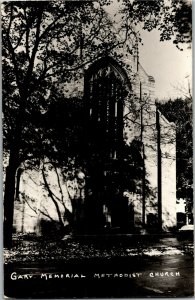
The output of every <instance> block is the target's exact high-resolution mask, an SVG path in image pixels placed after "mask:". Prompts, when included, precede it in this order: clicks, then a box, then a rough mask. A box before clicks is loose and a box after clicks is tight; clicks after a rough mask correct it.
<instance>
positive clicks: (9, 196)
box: [4, 151, 18, 248]
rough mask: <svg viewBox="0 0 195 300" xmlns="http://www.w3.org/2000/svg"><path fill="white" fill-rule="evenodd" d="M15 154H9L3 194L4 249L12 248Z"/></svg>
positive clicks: (16, 164)
mask: <svg viewBox="0 0 195 300" xmlns="http://www.w3.org/2000/svg"><path fill="white" fill-rule="evenodd" d="M16 152H17V151H16ZM16 152H15V151H14V153H13V152H10V159H9V165H8V166H7V168H6V178H5V193H4V247H6V248H11V247H12V232H13V214H14V199H15V178H16V170H17V166H18V163H17V161H18V160H17V153H16Z"/></svg>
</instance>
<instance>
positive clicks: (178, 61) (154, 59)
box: [106, 0, 192, 100]
mask: <svg viewBox="0 0 195 300" xmlns="http://www.w3.org/2000/svg"><path fill="white" fill-rule="evenodd" d="M113 3H114V4H112V5H111V6H110V7H108V8H106V10H107V12H108V13H109V14H110V17H111V18H112V19H114V20H115V21H117V16H115V14H116V13H117V11H118V10H119V6H120V4H119V2H118V1H117V0H113ZM159 34H160V33H159V31H158V30H153V31H151V32H148V31H144V30H143V31H142V32H141V37H142V42H143V44H144V45H143V46H142V45H141V44H140V45H139V53H140V63H141V65H142V66H143V68H144V69H145V71H146V73H147V74H148V75H151V76H153V77H154V79H155V83H156V89H155V90H156V92H155V94H156V97H157V98H158V99H159V100H161V99H170V98H172V99H175V98H177V97H180V96H182V93H181V92H180V89H184V90H185V91H186V90H188V87H189V86H190V87H191V86H192V50H191V49H187V47H186V49H185V50H184V51H180V50H178V49H177V48H176V46H175V45H174V44H173V42H172V41H163V42H160V36H159Z"/></svg>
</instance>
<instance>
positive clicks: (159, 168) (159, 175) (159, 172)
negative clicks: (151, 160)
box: [156, 109, 162, 231]
mask: <svg viewBox="0 0 195 300" xmlns="http://www.w3.org/2000/svg"><path fill="white" fill-rule="evenodd" d="M156 129H157V180H158V227H159V231H161V230H162V158H161V156H162V155H161V147H160V144H161V132H160V120H159V111H158V109H156Z"/></svg>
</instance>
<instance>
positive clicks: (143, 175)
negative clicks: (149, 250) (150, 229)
mask: <svg viewBox="0 0 195 300" xmlns="http://www.w3.org/2000/svg"><path fill="white" fill-rule="evenodd" d="M140 103H141V143H142V145H141V146H142V157H143V159H142V224H143V226H145V214H146V178H145V176H146V174H145V173H146V168H145V149H144V142H143V131H144V124H143V105H142V83H141V82H140Z"/></svg>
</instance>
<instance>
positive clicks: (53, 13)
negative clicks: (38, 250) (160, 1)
mask: <svg viewBox="0 0 195 300" xmlns="http://www.w3.org/2000/svg"><path fill="white" fill-rule="evenodd" d="M103 4H104V1H101V3H100V5H98V6H96V5H94V3H93V2H84V1H82V2H67V1H65V2H64V1H58V2H56V1H29V2H28V1H23V2H20V1H17V2H7V3H4V4H3V5H2V42H3V48H2V65H3V113H4V124H3V125H4V151H5V157H7V168H6V175H5V187H4V245H5V246H6V247H10V246H11V242H12V223H13V205H14V194H15V177H16V172H17V168H18V167H19V165H20V164H21V162H22V161H24V160H25V159H29V158H36V157H39V156H40V155H41V149H42V144H43V143H42V140H41V139H40V136H41V137H42V139H43V140H44V137H43V135H44V131H43V130H42V129H41V128H40V120H41V117H42V114H43V113H44V112H46V111H47V108H48V104H49V103H50V101H51V99H52V98H51V97H50V91H51V89H52V86H55V87H58V86H59V85H60V84H62V83H64V82H65V81H66V82H70V81H71V79H72V78H73V77H74V78H75V77H76V78H78V77H79V76H80V74H81V72H82V68H83V67H84V66H85V65H86V64H87V63H89V62H90V61H93V60H94V59H95V58H97V57H99V56H101V55H103V54H104V53H105V52H107V51H109V49H113V48H114V47H115V46H116V44H117V43H118V42H117V40H116V39H115V35H114V34H113V33H112V32H111V31H110V30H109V29H110V21H109V20H108V18H107V16H106V13H105V12H104V10H103V9H102V5H103ZM76 25H77V26H76ZM86 49H87V51H86ZM40 112H41V113H40ZM42 155H43V154H42Z"/></svg>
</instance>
